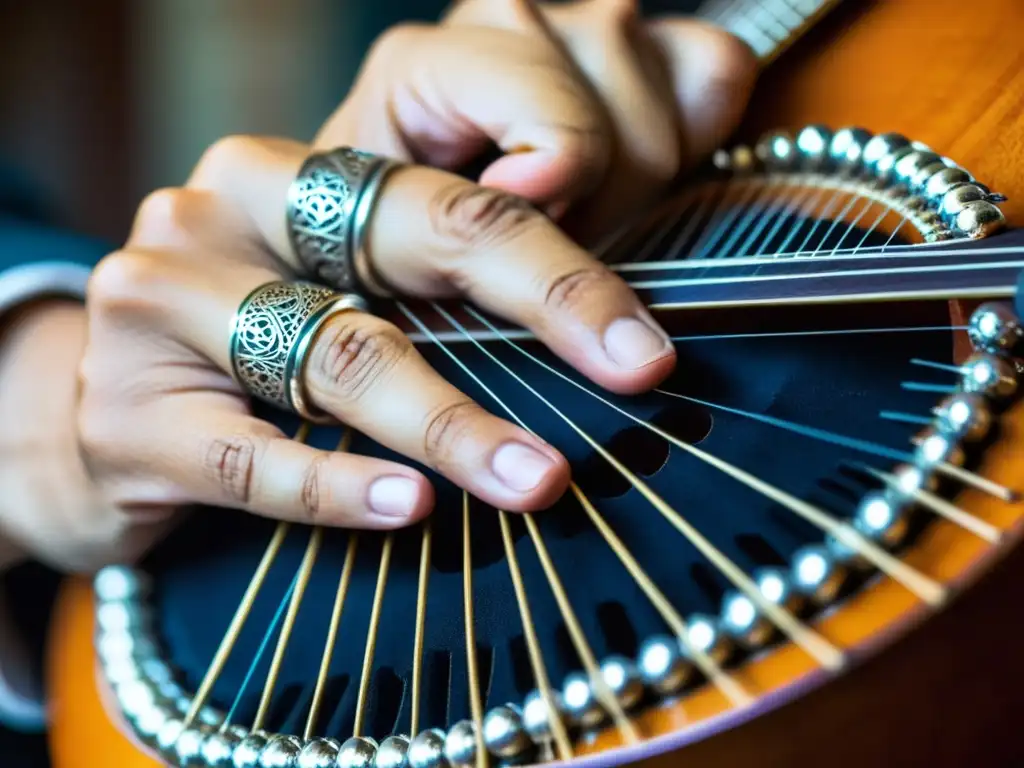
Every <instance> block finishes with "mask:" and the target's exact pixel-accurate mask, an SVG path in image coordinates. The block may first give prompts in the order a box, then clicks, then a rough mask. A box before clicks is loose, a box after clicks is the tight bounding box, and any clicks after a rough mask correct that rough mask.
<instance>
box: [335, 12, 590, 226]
mask: <svg viewBox="0 0 1024 768" xmlns="http://www.w3.org/2000/svg"><path fill="white" fill-rule="evenodd" d="M508 6H509V7H510V8H511V9H513V10H514V9H515V8H519V10H520V11H521V13H519V14H518V15H519V16H529V6H530V4H529V3H523V2H514V3H509V4H508ZM523 23H524V24H528V22H527V21H525V20H524V21H523ZM609 140H610V139H609V130H608V126H607V122H606V116H605V114H604V112H603V110H602V108H601V106H600V104H599V103H598V101H597V100H596V99H595V97H594V95H593V93H592V92H591V90H590V88H589V87H588V86H587V84H586V82H585V81H584V80H583V78H581V77H579V75H578V73H577V71H576V69H575V67H574V66H573V65H572V63H571V61H570V60H569V59H567V58H566V57H565V56H564V55H563V54H562V52H561V51H560V50H559V47H558V46H557V45H556V44H555V43H554V41H553V40H551V39H549V38H547V37H545V36H544V35H543V34H542V33H541V32H537V33H536V34H534V35H532V36H530V37H529V38H527V39H524V35H522V34H520V33H519V32H516V31H510V30H506V29H499V28H495V27H493V26H491V27H484V26H473V27H470V28H465V29H463V28H446V29H442V30H437V29H431V28H418V27H400V28H397V29H395V30H392V31H391V32H389V33H388V34H387V35H385V36H384V37H383V38H382V39H381V40H380V41H379V42H378V44H377V45H376V46H375V47H374V50H373V52H372V53H371V55H370V58H369V59H368V62H367V64H366V66H365V67H364V70H363V74H362V76H361V77H360V81H359V84H358V85H357V86H356V89H355V91H354V92H353V94H352V96H351V97H350V98H349V99H347V100H346V102H345V104H343V105H342V106H341V107H340V108H339V110H338V112H336V113H335V115H334V116H333V117H332V118H331V119H330V120H329V121H328V122H327V124H326V125H325V126H324V128H323V130H322V131H321V132H320V135H319V136H318V137H317V140H316V142H315V144H316V146H317V147H319V148H333V147H335V146H339V145H343V144H348V145H352V146H358V147H360V148H362V149H367V150H370V151H377V152H382V153H390V152H393V151H394V150H396V149H398V150H399V151H401V148H403V147H404V148H407V150H408V156H409V157H411V158H412V159H414V160H416V161H418V162H423V163H425V164H428V165H433V166H436V167H443V168H450V169H455V168H458V167H460V166H462V165H463V164H465V163H466V162H468V161H469V160H470V159H472V158H473V157H475V156H476V155H478V154H479V153H480V152H481V151H482V150H483V149H485V148H486V146H487V145H488V144H489V143H491V142H493V143H494V144H497V145H498V146H499V147H500V148H501V149H502V150H504V151H505V153H506V156H505V157H503V158H502V159H501V160H499V161H497V162H496V163H494V164H493V165H492V166H491V167H490V168H489V169H488V171H487V175H486V178H485V179H484V183H486V184H489V185H501V186H502V188H503V189H507V190H508V191H510V192H513V193H515V194H519V195H521V196H523V197H526V198H527V199H529V200H531V201H532V202H534V203H535V204H537V205H540V206H542V207H549V206H553V205H559V204H560V205H559V207H560V208H564V206H565V205H566V204H567V202H568V201H570V200H574V199H576V198H578V197H580V196H583V195H585V194H587V193H589V192H590V191H592V190H593V189H594V188H595V186H596V185H597V184H598V182H599V181H600V180H601V179H602V178H603V176H604V171H605V168H606V166H607V163H608V158H609V152H610V144H609ZM400 156H403V157H404V156H405V155H404V154H402V155H400Z"/></svg>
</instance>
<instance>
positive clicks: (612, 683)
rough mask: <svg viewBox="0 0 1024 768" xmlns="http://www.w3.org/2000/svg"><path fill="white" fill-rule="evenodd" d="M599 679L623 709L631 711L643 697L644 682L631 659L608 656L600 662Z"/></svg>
mask: <svg viewBox="0 0 1024 768" xmlns="http://www.w3.org/2000/svg"><path fill="white" fill-rule="evenodd" d="M601 677H602V678H603V679H604V684H605V685H607V686H608V689H609V690H610V691H611V692H612V695H613V696H615V700H616V701H618V702H619V705H620V706H621V707H622V708H623V709H632V708H633V707H635V706H636V705H637V704H639V703H640V700H641V699H642V698H643V697H644V681H643V680H641V679H640V671H639V670H638V669H637V668H636V664H634V663H633V660H632V659H627V658H626V657H625V656H609V657H608V658H606V659H605V660H604V661H603V662H601Z"/></svg>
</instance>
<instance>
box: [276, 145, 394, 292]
mask: <svg viewBox="0 0 1024 768" xmlns="http://www.w3.org/2000/svg"><path fill="white" fill-rule="evenodd" d="M395 167H397V164H396V163H395V162H393V161H391V160H389V159H387V158H385V157H380V156H379V155H372V154H369V153H367V152H360V151H359V150H356V149H352V148H351V147H339V148H338V149H334V150H331V151H330V152H323V153H317V154H314V155H310V157H309V158H308V159H307V160H306V162H305V163H304V164H303V165H302V168H301V169H300V170H299V174H298V176H297V177H296V178H295V181H293V182H292V185H291V187H290V188H289V190H288V236H289V239H290V240H291V244H292V249H293V250H294V251H295V255H296V256H297V257H298V260H299V263H301V264H302V266H303V268H304V269H305V270H306V272H307V274H308V275H309V276H310V277H313V278H316V279H318V280H320V281H321V282H323V283H325V284H327V285H329V286H331V287H332V288H337V289H338V290H340V291H352V290H360V289H362V290H366V291H368V292H370V293H372V294H374V295H376V296H381V297H383V298H387V297H389V296H391V291H389V290H388V288H387V286H386V285H385V283H384V282H383V280H381V278H380V277H379V276H378V274H377V272H376V271H375V270H374V268H373V264H372V263H371V261H370V257H369V254H368V253H367V250H366V230H367V225H368V224H369V221H370V217H371V216H372V215H373V209H374V206H375V205H376V202H377V198H378V196H379V194H380V189H381V185H382V184H383V182H384V179H385V177H386V176H387V175H388V173H390V172H391V170H392V169H394V168H395Z"/></svg>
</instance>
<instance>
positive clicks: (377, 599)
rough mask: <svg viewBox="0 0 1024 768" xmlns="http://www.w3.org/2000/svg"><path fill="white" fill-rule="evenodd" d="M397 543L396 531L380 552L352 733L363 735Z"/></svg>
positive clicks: (385, 537) (386, 540)
mask: <svg viewBox="0 0 1024 768" xmlns="http://www.w3.org/2000/svg"><path fill="white" fill-rule="evenodd" d="M394 544H395V534H394V531H388V533H387V535H385V536H384V544H383V546H382V548H381V553H380V568H379V569H378V571H377V587H376V589H375V590H374V592H373V607H372V608H371V609H370V626H369V628H368V629H367V630H366V649H365V651H364V653H363V671H362V675H361V676H360V678H359V694H358V696H357V697H356V716H355V722H354V723H353V724H352V735H353V736H362V735H363V720H364V718H365V716H366V699H367V697H368V696H369V695H370V672H371V671H372V669H373V654H374V651H375V650H376V648H377V630H378V628H379V627H380V611H381V606H382V605H383V604H384V589H385V588H386V587H387V583H388V569H389V568H390V567H391V551H392V549H393V548H394Z"/></svg>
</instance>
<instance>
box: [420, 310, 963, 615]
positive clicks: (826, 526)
mask: <svg viewBox="0 0 1024 768" xmlns="http://www.w3.org/2000/svg"><path fill="white" fill-rule="evenodd" d="M466 309H467V311H468V312H469V313H470V314H471V315H473V317H475V318H476V319H477V320H479V321H480V322H483V323H485V324H486V322H487V321H486V320H484V319H483V317H482V316H480V315H479V314H478V313H477V312H475V311H474V310H473V309H472V308H469V307H466ZM435 310H438V311H440V312H442V313H444V310H440V308H439V307H436V306H435ZM444 315H445V319H446V320H448V322H450V323H452V324H453V325H454V324H457V321H456V320H455V319H454V318H452V317H451V316H450V315H448V314H447V313H444ZM492 330H494V329H493V328H492ZM509 344H510V345H511V346H512V347H513V348H514V349H516V350H518V351H519V352H520V353H521V354H523V355H525V356H526V357H528V358H529V359H531V360H533V361H534V362H535V363H537V364H538V365H540V366H541V367H543V368H545V369H546V370H548V371H550V372H551V373H554V374H555V375H556V376H558V377H560V378H561V379H563V380H564V381H566V382H568V383H570V384H572V385H573V386H575V387H576V388H577V389H580V390H581V391H583V392H585V393H586V394H588V395H590V396H591V397H593V398H595V399H596V400H598V401H599V402H601V403H603V404H604V405H606V406H608V407H609V408H611V409H612V410H614V411H616V412H618V413H620V414H621V415H623V416H625V417H626V418H628V419H630V420H631V421H633V422H635V423H636V424H638V425H640V426H642V427H644V428H646V429H648V430H650V431H652V432H654V433H655V434H657V435H659V436H661V437H662V438H663V439H665V440H668V441H669V442H670V443H672V444H673V445H675V446H677V447H678V448H680V449H681V450H683V451H685V452H687V453H689V454H690V455H691V456H693V457H695V458H697V459H700V460H701V461H703V462H704V463H705V464H708V465H710V466H712V467H714V468H715V469H718V470H719V471H721V472H723V473H724V474H727V475H729V476H730V477H732V478H733V479H734V480H737V481H739V482H741V483H742V484H743V485H746V486H747V487H748V488H750V489H751V490H754V491H757V492H758V493H760V494H761V495H763V496H765V497H766V498H769V499H771V500H772V501H774V502H776V503H777V504H780V505H781V506H784V507H786V508H787V509H789V510H790V511H792V512H794V513H795V514H797V515H799V516H800V517H802V518H804V519H805V520H807V521H808V522H810V523H812V524H814V525H816V526H817V527H819V528H821V529H822V530H823V531H825V532H826V533H829V534H831V535H832V536H834V537H836V538H837V539H839V540H840V541H841V542H842V543H844V544H846V545H847V546H849V547H850V548H851V549H853V550H854V551H857V552H859V553H860V554H862V555H863V556H864V557H865V558H867V559H868V560H870V561H871V562H872V564H874V565H875V566H876V567H877V568H878V569H879V570H881V571H883V572H884V573H886V574H888V575H889V576H891V577H892V578H893V579H895V580H897V581H899V582H900V583H901V584H902V585H903V586H904V587H906V588H907V589H908V590H910V591H911V592H912V593H914V594H915V595H917V596H918V597H919V598H920V599H922V600H924V601H925V602H927V603H929V604H931V605H933V606H938V605H941V604H942V603H943V602H944V601H945V599H946V590H945V588H944V587H943V586H942V585H941V584H939V583H937V582H935V581H934V580H932V579H930V578H928V577H927V576H925V575H924V574H922V573H919V572H918V571H916V570H914V569H913V568H911V567H910V566H908V565H907V564H906V563H903V562H902V561H900V560H898V559H896V558H894V557H893V556H892V555H890V554H889V553H888V552H886V551H885V550H883V549H881V548H880V547H878V546H876V545H875V544H873V543H872V542H870V541H868V540H867V539H865V538H864V537H863V536H861V535H860V533H858V532H857V531H856V530H854V529H853V528H851V527H850V526H849V525H847V524H846V523H842V522H839V521H837V520H835V519H834V518H832V517H831V516H830V515H828V514H827V513H825V512H824V510H821V509H818V508H817V507H815V506H813V505H811V504H808V503H807V502H805V501H804V500H803V499H799V498H797V497H795V496H793V495H792V494H789V493H787V492H785V491H783V490H781V489H780V488H776V487H775V486H773V485H771V484H769V483H767V482H765V481H764V480H762V479H761V478H759V477H756V476H754V475H752V474H750V473H749V472H746V471H745V470H742V469H740V468H739V467H736V466H735V465H733V464H730V463H729V462H727V461H725V460H723V459H720V458H718V457H717V456H713V455H711V454H709V453H707V452H706V451H703V450H701V449H699V448H697V447H695V446H692V445H689V444H688V443H685V442H683V441H682V440H679V439H678V438H676V437H675V436H673V435H670V434H669V433H667V432H665V431H664V430H662V429H660V428H659V427H656V426H654V425H653V424H650V423H648V422H646V421H644V420H643V419H639V418H637V417H636V416H634V415H633V414H631V413H629V412H628V411H625V410H623V409H622V408H619V407H618V406H617V405H615V404H614V403H612V402H610V401H608V400H605V399H604V398H602V397H601V396H600V395H598V394H597V393H595V392H593V391H592V390H590V389H588V388H587V387H584V386H583V385H582V384H580V383H579V382H577V381H574V380H573V379H571V378H570V377H568V376H566V375H565V374H563V373H561V372H560V371H557V370H555V369H554V368H552V367H551V366H549V365H547V364H546V363H544V362H543V361H542V360H540V359H538V358H537V357H535V356H533V355H531V354H530V353H529V352H527V351H526V350H524V349H522V348H521V347H520V346H519V345H517V344H515V343H512V342H509ZM478 346H479V345H478ZM480 349H481V350H482V351H483V352H484V353H485V354H487V355H488V356H489V357H490V358H491V359H492V360H493V361H494V362H495V363H497V364H498V365H500V366H501V367H502V368H504V369H505V370H506V371H507V372H508V373H509V374H510V375H512V376H513V377H514V378H516V379H517V380H518V381H519V383H520V384H522V385H523V386H524V387H526V388H527V389H529V390H530V391H531V392H533V394H534V395H535V396H536V397H538V398H540V399H541V401H542V402H544V403H545V404H547V405H549V407H551V408H552V410H554V411H555V413H557V414H558V415H559V416H561V417H562V419H563V420H565V421H566V422H567V423H568V424H569V425H570V426H573V427H574V428H575V426H574V424H573V422H572V421H571V420H570V419H568V417H566V416H565V415H564V414H562V413H561V412H560V411H558V409H556V408H554V406H551V405H550V403H548V402H547V400H546V399H545V398H543V397H542V396H541V395H540V394H539V393H538V392H537V391H536V390H535V389H533V388H532V387H530V385H529V384H527V383H526V382H525V381H523V380H522V379H521V378H520V377H519V376H517V375H516V374H515V373H514V372H513V371H512V370H511V369H509V368H508V367H507V366H506V365H505V364H504V363H502V362H501V361H500V360H498V359H497V358H496V357H494V355H492V354H491V353H490V352H488V351H487V350H486V349H484V348H483V347H482V346H480ZM581 434H582V432H581ZM588 442H590V441H589V440H588ZM597 445H598V444H597V443H593V447H595V450H597ZM599 452H602V455H604V454H605V453H607V452H606V451H603V449H601V451H599ZM609 455H610V454H609ZM606 458H607V457H606ZM626 471H628V470H626ZM638 489H639V488H638ZM662 503H664V502H662ZM666 506H667V505H666ZM669 509H670V510H671V508H669ZM671 512H672V515H673V516H675V515H678V513H677V512H675V511H674V510H671ZM758 594H760V593H758ZM748 597H750V595H748ZM751 599H753V598H751ZM773 607H774V606H773Z"/></svg>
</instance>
